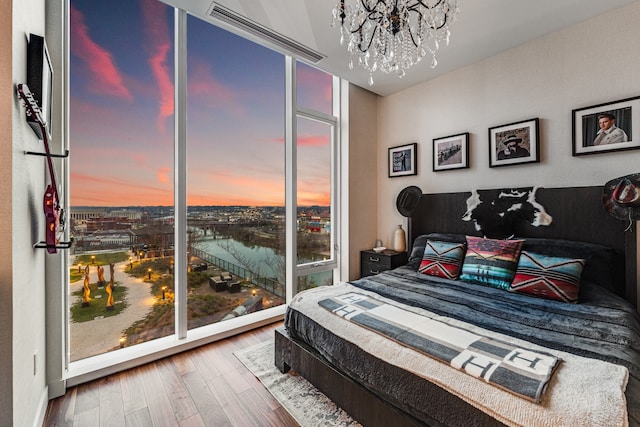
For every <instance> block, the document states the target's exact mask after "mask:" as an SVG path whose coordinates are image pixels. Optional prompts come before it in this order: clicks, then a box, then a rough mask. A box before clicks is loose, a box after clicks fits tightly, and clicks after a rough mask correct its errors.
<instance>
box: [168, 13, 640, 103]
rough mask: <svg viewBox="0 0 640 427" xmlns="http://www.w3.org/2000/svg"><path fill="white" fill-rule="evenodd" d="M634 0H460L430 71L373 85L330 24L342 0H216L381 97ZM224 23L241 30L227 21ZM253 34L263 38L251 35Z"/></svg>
mask: <svg viewBox="0 0 640 427" xmlns="http://www.w3.org/2000/svg"><path fill="white" fill-rule="evenodd" d="M162 1H164V2H165V3H168V4H170V5H172V6H175V7H178V8H181V9H184V10H186V11H188V12H189V13H191V14H193V15H195V16H198V17H200V18H203V19H206V20H208V21H211V22H214V23H216V24H220V23H219V21H216V20H215V19H214V18H211V17H208V16H207V12H208V11H209V10H210V9H211V6H212V3H213V0H162ZM346 1H347V2H352V3H354V2H355V1H359V0H346ZM634 1H638V0H535V1H531V0H458V7H459V8H460V13H459V14H458V19H457V21H456V22H455V23H453V24H452V25H451V26H450V29H451V41H450V44H449V46H442V47H441V48H440V51H439V52H438V55H437V58H438V66H437V67H436V68H435V69H431V67H430V62H431V61H430V60H429V59H428V58H426V59H424V60H423V61H421V62H420V63H419V64H417V65H415V66H413V67H412V68H411V69H409V70H408V71H407V74H406V75H405V76H404V77H403V78H399V77H398V76H397V75H395V74H384V73H381V72H380V71H378V72H377V73H374V75H373V78H374V85H373V86H369V84H368V79H369V74H368V71H366V70H365V69H363V68H362V67H360V66H359V65H357V62H356V61H355V60H354V68H353V70H349V67H348V64H349V54H348V53H347V51H346V47H344V46H341V45H340V30H339V29H338V28H337V27H336V28H331V27H330V22H331V10H332V9H333V7H334V6H335V4H336V2H337V0H216V2H217V3H218V4H219V5H221V6H223V7H226V8H228V9H231V10H233V11H234V12H236V13H238V14H241V15H243V16H245V17H246V18H249V19H250V20H252V21H254V22H256V23H258V24H260V25H262V26H264V27H267V28H269V29H271V30H273V31H276V32H277V33H279V34H281V35H284V36H286V37H288V38H290V39H293V40H295V41H297V42H299V43H301V44H303V45H305V46H307V47H309V48H311V49H313V50H315V51H317V52H319V53H321V54H322V55H324V56H325V58H324V59H322V60H320V61H319V62H318V63H317V64H316V66H317V67H318V68H321V69H323V70H325V71H327V72H330V73H332V74H335V75H337V76H340V77H342V78H345V79H347V80H349V81H350V82H352V83H354V84H356V85H358V86H361V87H363V88H365V89H368V90H370V91H372V92H374V93H377V94H379V95H382V96H386V95H390V94H392V93H395V92H398V91H401V90H404V89H407V88H409V87H411V86H413V85H416V84H418V83H421V82H424V81H426V80H429V79H432V78H434V77H437V76H439V75H442V74H445V73H447V72H450V71H452V70H455V69H458V68H461V67H464V66H466V65H469V64H472V63H474V62H478V61H480V60H482V59H484V58H488V57H491V56H493V55H495V54H497V53H499V52H501V51H504V50H507V49H509V48H512V47H514V46H517V45H519V44H522V43H525V42H527V41H529V40H533V39H535V38H538V37H540V36H542V35H544V34H547V33H550V32H553V31H556V30H559V29H561V28H563V27H566V26H569V25H572V24H575V23H577V22H580V21H584V20H586V19H588V18H591V17H593V16H596V15H599V14H602V13H605V12H607V11H610V10H613V9H616V8H619V7H621V6H624V5H626V4H629V3H633V2H634ZM221 26H223V27H224V28H227V29H229V30H231V31H234V32H238V31H237V30H235V29H233V28H232V27H229V26H228V25H226V24H222V25H221ZM239 34H242V33H239ZM243 35H244V34H243ZM248 38H250V39H252V40H254V41H258V39H256V38H255V37H252V36H249V37H248ZM263 44H264V43H263Z"/></svg>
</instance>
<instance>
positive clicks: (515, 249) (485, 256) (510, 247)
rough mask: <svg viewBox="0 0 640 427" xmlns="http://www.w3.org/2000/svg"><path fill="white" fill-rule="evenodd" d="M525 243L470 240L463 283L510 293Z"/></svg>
mask: <svg viewBox="0 0 640 427" xmlns="http://www.w3.org/2000/svg"><path fill="white" fill-rule="evenodd" d="M523 243H524V240H497V239H484V238H481V237H472V236H467V253H466V255H465V257H464V263H463V264H462V274H461V275H460V280H463V281H465V282H469V283H477V284H479V285H486V286H491V287H493V288H498V289H504V290H508V289H509V286H510V285H511V281H512V280H513V276H514V275H515V273H516V268H517V267H518V258H519V257H520V251H521V250H522V244H523Z"/></svg>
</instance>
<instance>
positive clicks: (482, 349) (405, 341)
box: [318, 292, 561, 403]
mask: <svg viewBox="0 0 640 427" xmlns="http://www.w3.org/2000/svg"><path fill="white" fill-rule="evenodd" d="M318 304H319V305H320V306H321V307H323V308H325V309H327V310H328V311H330V312H331V313H333V314H335V315H336V316H340V317H342V318H344V319H346V320H349V321H350V322H353V323H355V324H358V325H360V326H363V327H366V328H368V329H370V330H372V331H374V332H377V333H379V334H381V335H383V336H385V337H387V338H390V339H393V340H394V341H396V342H398V343H400V344H402V345H405V346H407V347H409V348H412V349H414V350H416V351H419V352H421V353H423V354H426V355H427V356H430V357H432V358H435V359H437V360H439V361H441V362H445V363H448V364H449V365H451V366H452V367H454V368H456V369H458V370H460V371H463V372H465V373H467V374H469V375H472V376H474V377H476V378H479V379H482V380H484V381H486V382H487V383H489V384H492V385H495V386H497V387H500V388H502V389H504V390H507V391H509V392H512V393H514V394H516V395H518V396H521V397H523V398H525V399H528V400H530V401H533V402H536V403H539V402H540V399H541V398H542V395H543V393H544V392H545V390H546V388H547V384H548V383H549V380H550V379H551V376H552V374H553V372H554V370H555V369H556V367H557V366H558V365H559V364H560V362H561V359H560V358H558V357H555V356H553V355H551V354H548V353H543V352H540V351H534V350H531V349H526V348H522V347H519V346H515V345H513V344H510V343H507V342H502V341H499V340H496V339H492V338H488V337H485V336H481V335H478V334H476V333H473V332H471V331H467V330H465V329H462V328H460V327H455V326H451V325H448V324H447V323H445V322H443V321H440V320H434V319H431V318H429V317H427V316H425V315H422V314H418V313H415V312H412V311H407V310H404V309H403V308H401V307H399V306H395V305H392V304H389V303H386V302H383V301H380V300H378V299H376V298H373V297H370V296H368V295H364V294H360V293H357V292H349V293H345V294H342V295H337V296H334V297H332V298H326V299H322V300H320V301H318Z"/></svg>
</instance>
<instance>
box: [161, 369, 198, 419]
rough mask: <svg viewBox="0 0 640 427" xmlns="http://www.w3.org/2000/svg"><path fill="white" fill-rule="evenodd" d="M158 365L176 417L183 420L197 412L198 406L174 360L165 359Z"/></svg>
mask: <svg viewBox="0 0 640 427" xmlns="http://www.w3.org/2000/svg"><path fill="white" fill-rule="evenodd" d="M156 366H157V367H158V370H159V371H160V375H161V376H162V385H163V387H164V389H165V392H166V393H167V396H168V397H169V402H171V407H172V408H173V412H174V413H175V415H176V419H177V420H178V421H182V420H184V419H186V418H189V417H191V416H193V415H195V414H197V413H198V408H196V405H195V403H194V402H193V399H192V398H191V394H189V390H187V387H186V385H185V383H184V381H183V380H182V377H181V376H180V373H179V372H178V370H177V369H176V367H175V365H174V364H173V362H172V361H171V360H170V359H163V360H160V361H158V362H157V363H156Z"/></svg>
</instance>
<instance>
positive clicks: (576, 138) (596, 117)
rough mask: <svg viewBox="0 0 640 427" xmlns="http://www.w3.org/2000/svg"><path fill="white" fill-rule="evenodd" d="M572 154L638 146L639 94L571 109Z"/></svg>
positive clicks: (627, 148)
mask: <svg viewBox="0 0 640 427" xmlns="http://www.w3.org/2000/svg"><path fill="white" fill-rule="evenodd" d="M571 129H572V146H571V148H572V150H571V153H572V155H573V156H574V157H575V156H583V155H587V154H600V153H606V152H614V151H623V150H634V149H638V148H640V96H637V97H634V98H626V99H621V100H618V101H613V102H607V103H603V104H597V105H592V106H589V107H584V108H578V109H575V110H572V112H571Z"/></svg>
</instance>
